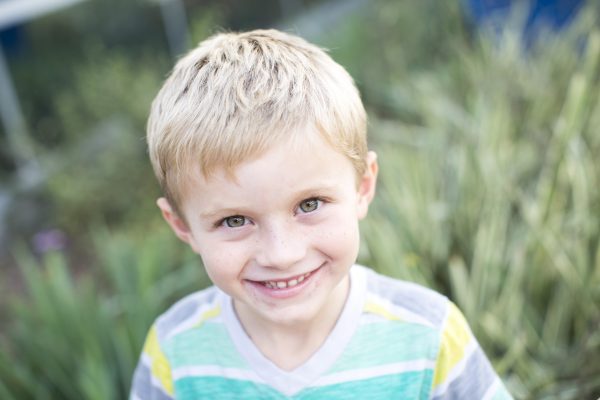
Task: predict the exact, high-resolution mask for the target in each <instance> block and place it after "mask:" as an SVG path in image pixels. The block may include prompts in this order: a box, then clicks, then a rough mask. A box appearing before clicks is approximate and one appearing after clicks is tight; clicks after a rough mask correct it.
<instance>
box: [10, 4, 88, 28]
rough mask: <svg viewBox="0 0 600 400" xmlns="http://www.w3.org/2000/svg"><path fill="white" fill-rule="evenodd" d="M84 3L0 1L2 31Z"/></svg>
mask: <svg viewBox="0 0 600 400" xmlns="http://www.w3.org/2000/svg"><path fill="white" fill-rule="evenodd" d="M82 1H84V0H0V29H1V28H5V27H8V26H12V25H17V24H20V23H22V22H27V21H29V20H31V19H34V18H37V17H39V16H42V15H44V14H48V13H49V12H52V11H55V10H58V9H61V8H64V7H68V6H71V5H73V4H75V3H80V2H82Z"/></svg>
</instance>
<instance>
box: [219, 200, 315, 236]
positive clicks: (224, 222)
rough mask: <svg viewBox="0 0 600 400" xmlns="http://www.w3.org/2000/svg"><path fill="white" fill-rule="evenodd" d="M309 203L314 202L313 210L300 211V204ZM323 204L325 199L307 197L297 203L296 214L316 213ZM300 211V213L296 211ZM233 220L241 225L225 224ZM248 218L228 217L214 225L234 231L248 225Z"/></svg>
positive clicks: (239, 216)
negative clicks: (241, 222) (240, 221)
mask: <svg viewBox="0 0 600 400" xmlns="http://www.w3.org/2000/svg"><path fill="white" fill-rule="evenodd" d="M311 201H316V202H317V203H316V207H315V209H314V210H310V211H303V210H302V209H301V206H302V204H305V203H307V202H311ZM324 202H325V199H323V198H321V197H309V198H307V199H304V200H302V201H301V202H300V203H298V206H297V207H296V213H301V214H310V213H313V212H315V211H317V210H318V209H319V208H321V207H322V206H323V203H324ZM298 210H301V211H298ZM234 218H241V219H243V224H242V225H238V226H231V225H229V224H228V223H227V221H229V220H232V219H234ZM248 221H249V220H248V218H247V217H244V216H243V215H231V216H229V217H225V218H223V219H220V220H219V221H217V223H216V224H215V227H217V228H218V227H225V228H230V229H235V228H241V227H242V226H245V225H247V224H248Z"/></svg>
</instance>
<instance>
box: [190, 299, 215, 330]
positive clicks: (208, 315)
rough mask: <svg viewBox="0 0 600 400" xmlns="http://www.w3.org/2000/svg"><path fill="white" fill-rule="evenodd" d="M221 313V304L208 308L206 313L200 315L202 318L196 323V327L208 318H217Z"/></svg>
mask: <svg viewBox="0 0 600 400" xmlns="http://www.w3.org/2000/svg"><path fill="white" fill-rule="evenodd" d="M219 314H221V305H219V304H217V306H215V308H211V309H210V310H206V311H205V312H204V314H202V315H201V316H200V320H199V321H198V322H197V323H196V324H194V328H197V327H199V326H200V325H202V324H203V323H204V321H206V320H207V319H211V318H215V317H216V316H218V315H219Z"/></svg>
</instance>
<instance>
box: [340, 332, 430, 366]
mask: <svg viewBox="0 0 600 400" xmlns="http://www.w3.org/2000/svg"><path fill="white" fill-rule="evenodd" d="M438 341H439V332H437V331H436V330H434V329H432V328H429V327H426V326H423V325H417V324H410V323H403V322H390V321H384V322H381V323H370V324H366V325H361V326H360V327H359V329H358V331H357V332H356V334H355V335H354V337H353V338H352V340H351V342H350V343H349V345H348V347H347V349H346V351H344V354H343V355H342V357H340V359H339V360H338V361H337V362H336V363H335V365H334V366H333V367H332V369H331V370H329V371H328V374H329V373H334V372H340V371H346V370H351V369H356V368H369V367H374V366H379V365H385V364H392V363H398V362H403V361H411V360H420V359H423V358H424V357H429V359H431V360H433V359H435V356H436V349H437V343H438Z"/></svg>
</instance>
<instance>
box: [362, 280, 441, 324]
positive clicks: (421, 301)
mask: <svg viewBox="0 0 600 400" xmlns="http://www.w3.org/2000/svg"><path fill="white" fill-rule="evenodd" d="M368 290H369V292H372V293H376V294H378V295H379V296H381V297H383V298H385V299H387V300H389V301H390V302H392V304H395V305H397V306H400V307H403V308H406V309H407V310H409V311H411V312H413V313H415V314H417V315H420V316H421V317H423V318H424V319H426V320H427V321H429V322H431V323H432V324H433V325H434V326H436V327H438V328H440V329H441V327H442V325H443V323H444V319H445V318H446V312H447V306H448V299H447V298H446V297H445V296H442V295H441V294H439V293H437V292H434V291H433V290H431V289H428V288H426V287H423V286H420V285H417V284H415V283H412V282H405V281H399V280H396V279H392V278H389V277H387V276H383V275H379V274H376V273H374V272H373V271H371V272H370V274H369V279H368ZM415 299H417V301H415Z"/></svg>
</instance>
